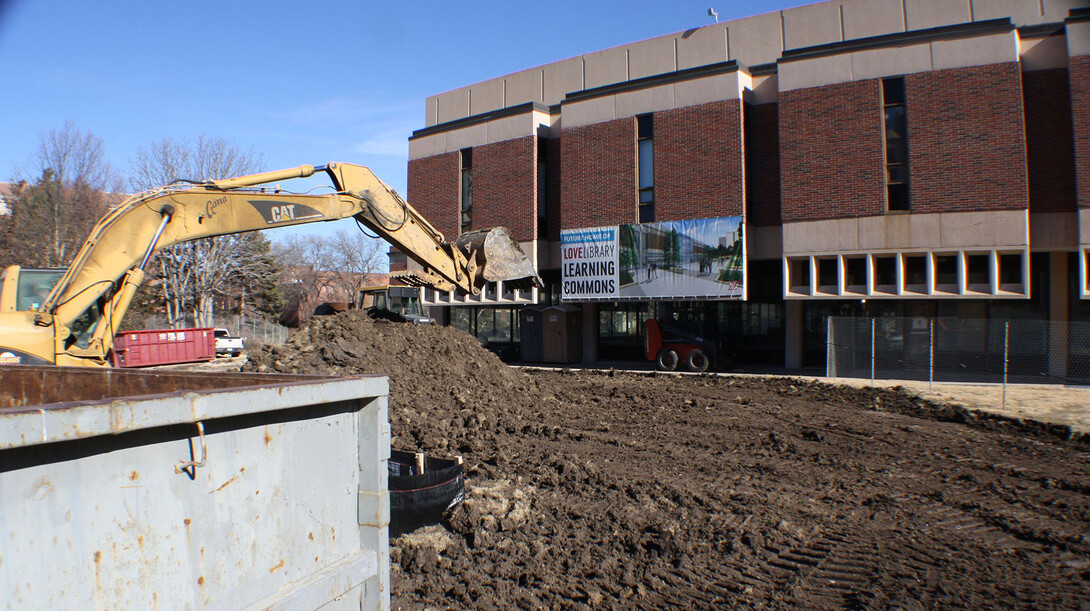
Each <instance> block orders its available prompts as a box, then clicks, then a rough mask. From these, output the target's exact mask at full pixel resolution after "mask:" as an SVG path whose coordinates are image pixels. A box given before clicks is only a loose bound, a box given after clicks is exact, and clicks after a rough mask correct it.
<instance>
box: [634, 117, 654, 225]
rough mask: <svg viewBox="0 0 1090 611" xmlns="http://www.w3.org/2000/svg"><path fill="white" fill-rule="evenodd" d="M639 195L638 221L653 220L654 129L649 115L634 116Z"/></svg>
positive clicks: (646, 221) (647, 221) (648, 221)
mask: <svg viewBox="0 0 1090 611" xmlns="http://www.w3.org/2000/svg"><path fill="white" fill-rule="evenodd" d="M636 144H637V147H638V149H637V150H638V161H639V164H638V166H639V167H638V170H639V184H640V196H639V202H638V206H637V207H638V209H639V215H638V219H639V220H638V222H640V223H650V222H652V221H654V220H655V129H654V123H653V122H652V120H651V115H640V116H638V117H636Z"/></svg>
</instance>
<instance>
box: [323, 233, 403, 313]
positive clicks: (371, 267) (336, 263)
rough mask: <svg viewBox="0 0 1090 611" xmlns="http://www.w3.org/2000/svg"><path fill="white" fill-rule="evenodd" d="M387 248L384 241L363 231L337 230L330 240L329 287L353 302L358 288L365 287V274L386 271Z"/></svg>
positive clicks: (366, 282)
mask: <svg viewBox="0 0 1090 611" xmlns="http://www.w3.org/2000/svg"><path fill="white" fill-rule="evenodd" d="M388 249H389V246H388V245H387V244H386V242H384V241H382V240H380V239H378V238H374V237H370V236H368V235H367V234H365V233H363V232H362V231H353V230H349V229H342V230H340V231H338V232H337V233H336V234H335V235H334V236H333V238H332V239H331V240H330V250H331V251H332V252H331V254H332V256H331V260H330V261H329V271H330V273H331V278H330V282H331V284H333V285H334V286H336V287H337V289H339V290H340V291H341V292H342V293H344V294H346V295H348V299H347V301H355V300H356V294H357V293H359V290H360V288H361V287H363V286H366V285H367V284H368V281H367V274H373V273H376V272H379V271H382V270H383V269H384V268H385V263H386V252H387V250H388Z"/></svg>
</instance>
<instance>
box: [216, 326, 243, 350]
mask: <svg viewBox="0 0 1090 611" xmlns="http://www.w3.org/2000/svg"><path fill="white" fill-rule="evenodd" d="M215 333H216V356H238V355H240V354H242V350H243V348H244V346H245V340H243V339H242V338H241V337H232V336H231V332H230V331H228V330H227V329H216V330H215Z"/></svg>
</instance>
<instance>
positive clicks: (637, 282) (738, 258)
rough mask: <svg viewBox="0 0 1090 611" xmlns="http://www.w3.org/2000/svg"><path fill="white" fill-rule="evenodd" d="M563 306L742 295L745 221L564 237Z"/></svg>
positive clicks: (676, 223)
mask: <svg viewBox="0 0 1090 611" xmlns="http://www.w3.org/2000/svg"><path fill="white" fill-rule="evenodd" d="M561 245H562V251H561V255H562V267H561V273H562V280H563V284H562V295H561V297H562V298H563V299H564V300H566V301H580V300H584V301H589V300H603V299H606V300H616V301H625V300H636V299H661V298H694V299H741V298H743V297H744V296H745V291H744V288H745V266H744V265H743V262H744V261H745V246H744V245H745V240H744V239H743V236H742V217H740V216H729V217H720V218H712V219H696V220H687V221H671V222H662V223H644V224H638V225H637V224H632V225H620V226H616V227H596V228H591V229H576V230H568V231H564V232H562V233H561Z"/></svg>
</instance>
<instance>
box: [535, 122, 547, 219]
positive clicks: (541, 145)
mask: <svg viewBox="0 0 1090 611" xmlns="http://www.w3.org/2000/svg"><path fill="white" fill-rule="evenodd" d="M537 237H538V238H539V239H546V238H548V237H549V141H548V140H546V139H545V138H538V139H537Z"/></svg>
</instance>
